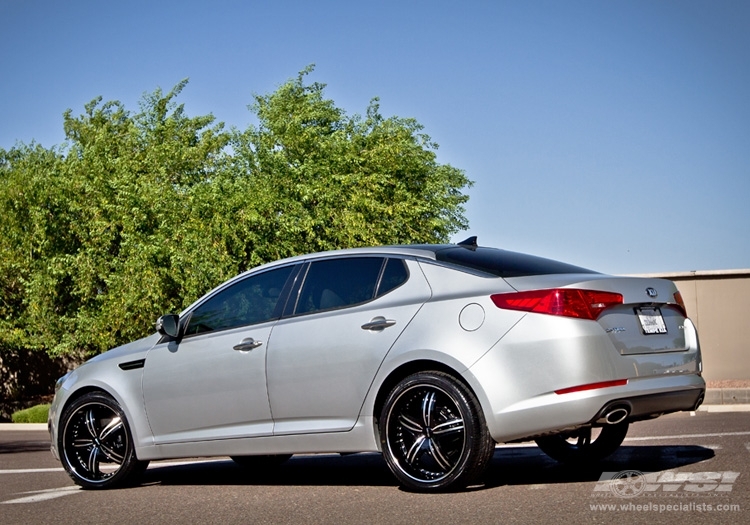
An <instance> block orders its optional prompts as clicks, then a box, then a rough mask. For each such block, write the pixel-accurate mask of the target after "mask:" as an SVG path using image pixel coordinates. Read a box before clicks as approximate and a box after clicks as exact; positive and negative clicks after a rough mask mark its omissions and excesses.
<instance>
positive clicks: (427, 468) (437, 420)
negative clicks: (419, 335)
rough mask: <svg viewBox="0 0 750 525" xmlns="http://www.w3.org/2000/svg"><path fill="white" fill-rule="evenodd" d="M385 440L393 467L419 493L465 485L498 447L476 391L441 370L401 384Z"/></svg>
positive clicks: (387, 407) (389, 406) (389, 410)
mask: <svg viewBox="0 0 750 525" xmlns="http://www.w3.org/2000/svg"><path fill="white" fill-rule="evenodd" d="M380 442H381V448H382V450H383V456H384V458H385V461H386V463H387V464H388V467H389V468H390V469H391V471H392V472H393V474H394V475H395V476H396V478H397V479H398V481H399V482H400V483H401V485H403V486H404V487H405V488H408V489H411V490H415V491H441V490H447V489H461V488H464V487H466V486H467V485H468V484H470V483H471V482H473V481H475V480H477V479H478V478H479V477H480V476H481V475H482V474H483V473H484V471H485V469H486V468H487V465H488V464H489V461H490V459H491V458H492V455H493V453H494V451H495V442H494V441H493V440H492V437H491V436H490V433H489V431H488V430H487V425H486V424H485V421H484V415H483V414H482V409H481V407H480V406H479V402H478V401H477V399H476V397H475V396H474V394H473V393H472V392H471V390H469V389H468V388H467V387H466V386H465V385H464V384H463V383H461V382H459V381H457V380H456V379H454V378H453V377H452V376H450V375H448V374H445V373H442V372H419V373H417V374H413V375H411V376H409V377H407V378H405V379H404V380H403V381H401V382H400V383H399V384H398V385H396V387H395V388H394V389H393V390H392V391H391V393H390V394H389V395H388V397H387V398H386V401H385V404H384V406H383V410H382V412H381V416H380Z"/></svg>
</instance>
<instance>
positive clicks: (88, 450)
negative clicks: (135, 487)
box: [58, 392, 148, 489]
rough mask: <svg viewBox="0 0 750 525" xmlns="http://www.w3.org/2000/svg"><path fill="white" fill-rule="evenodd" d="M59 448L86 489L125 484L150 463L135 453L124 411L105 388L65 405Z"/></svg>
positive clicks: (67, 467)
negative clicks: (141, 459)
mask: <svg viewBox="0 0 750 525" xmlns="http://www.w3.org/2000/svg"><path fill="white" fill-rule="evenodd" d="M58 449H59V450H60V456H61V459H62V464H63V467H65V470H66V471H67V473H68V475H69V476H70V477H71V478H73V481H74V482H75V483H76V484H78V485H80V486H81V487H83V488H85V489H107V488H113V487H118V486H122V485H125V484H127V483H129V482H132V481H133V480H135V479H136V477H137V476H138V475H139V474H141V473H142V472H143V471H144V470H146V467H147V466H148V461H138V458H136V456H135V448H134V446H133V439H132V437H131V434H130V428H129V427H128V421H127V419H126V418H125V413H124V412H123V411H122V409H121V408H120V405H118V404H117V402H116V401H115V400H114V399H112V398H111V397H110V396H108V395H107V394H104V393H102V392H91V393H89V394H86V395H84V396H81V397H80V398H78V399H76V400H75V401H73V403H72V404H71V405H70V406H68V407H67V408H66V409H65V411H64V412H63V414H62V417H61V418H60V433H59V436H58Z"/></svg>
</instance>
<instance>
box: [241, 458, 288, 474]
mask: <svg viewBox="0 0 750 525" xmlns="http://www.w3.org/2000/svg"><path fill="white" fill-rule="evenodd" d="M291 457H292V455H291V454H273V455H266V456H231V458H232V461H234V462H235V463H237V464H238V465H239V466H240V467H242V468H245V469H248V470H252V471H257V472H266V471H268V470H272V469H273V468H275V467H278V466H279V465H282V464H283V463H286V462H287V461H289V458H291Z"/></svg>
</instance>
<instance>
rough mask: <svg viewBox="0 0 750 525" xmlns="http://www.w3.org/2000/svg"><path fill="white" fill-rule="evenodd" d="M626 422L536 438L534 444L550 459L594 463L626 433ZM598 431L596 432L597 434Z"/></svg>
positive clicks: (615, 448) (620, 441)
mask: <svg viewBox="0 0 750 525" xmlns="http://www.w3.org/2000/svg"><path fill="white" fill-rule="evenodd" d="M628 426H629V424H628V422H627V421H623V422H622V423H618V424H616V425H607V426H604V427H597V428H594V429H592V428H591V427H589V428H580V429H578V430H574V431H573V432H567V433H564V434H556V435H554V436H545V437H541V438H538V439H537V440H536V444H537V445H538V446H539V448H540V449H542V452H544V453H545V454H547V455H548V456H549V457H551V458H552V459H554V460H556V461H559V462H561V463H570V464H586V463H595V462H597V461H601V460H602V459H604V458H606V457H607V456H609V455H610V454H612V453H613V452H614V451H615V450H617V448H618V447H619V446H620V445H621V444H622V442H623V440H624V439H625V436H626V435H627V433H628ZM597 432H598V434H597Z"/></svg>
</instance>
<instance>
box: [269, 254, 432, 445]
mask: <svg viewBox="0 0 750 525" xmlns="http://www.w3.org/2000/svg"><path fill="white" fill-rule="evenodd" d="M429 297H430V288H429V286H428V284H427V282H426V280H425V278H424V275H423V274H422V272H421V270H420V269H419V266H418V265H417V264H416V262H414V261H409V260H404V259H400V258H386V257H380V256H359V257H346V258H332V259H322V260H314V261H312V262H311V263H310V265H309V266H308V268H307V269H306V272H305V275H304V280H302V284H301V286H300V287H299V288H298V289H297V293H296V295H295V296H294V297H292V298H290V300H289V302H288V303H287V308H288V311H287V312H285V317H284V318H282V319H281V320H280V321H279V322H278V323H277V324H276V326H275V327H274V329H273V333H272V334H271V339H270V342H269V347H268V354H267V360H268V366H267V379H268V394H269V401H270V405H271V413H272V416H273V420H274V434H275V435H280V434H297V433H309V432H332V431H345V430H350V429H351V428H352V427H353V426H354V424H355V423H356V421H357V418H358V416H359V413H360V410H361V407H362V403H363V402H364V398H365V396H366V394H367V391H368V390H369V388H370V385H371V384H372V380H373V378H374V376H375V374H376V372H377V370H378V368H379V367H380V364H381V363H382V361H383V359H384V358H385V355H386V354H387V352H388V350H389V349H390V348H391V346H392V345H393V343H394V342H395V341H396V339H397V338H398V336H399V335H400V334H401V332H402V331H403V330H404V328H405V327H406V326H407V324H409V321H411V319H412V318H413V317H414V315H415V314H416V313H417V311H418V310H419V308H420V307H421V305H422V304H423V303H424V302H425V301H426V300H427V299H428V298H429ZM287 315H289V317H287Z"/></svg>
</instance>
